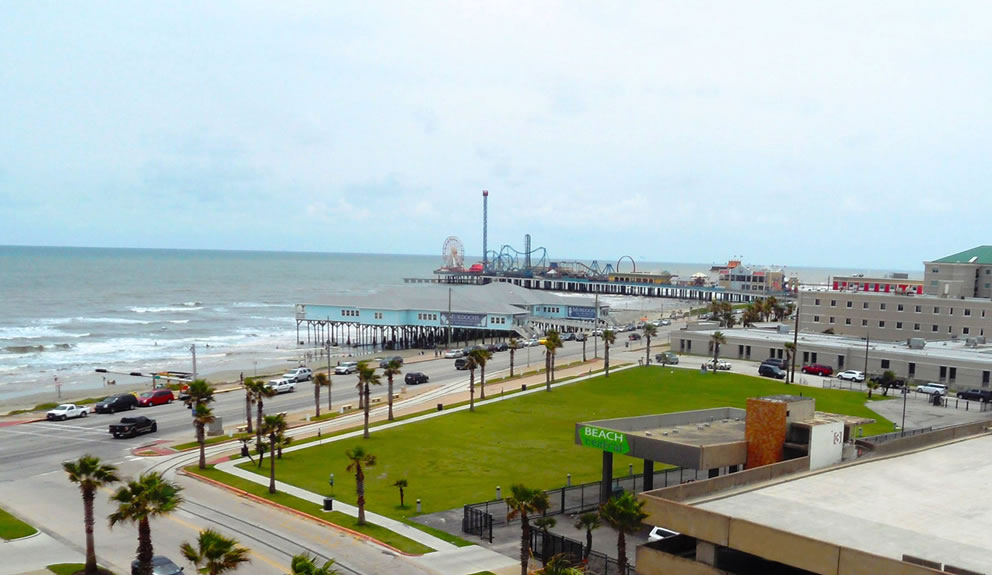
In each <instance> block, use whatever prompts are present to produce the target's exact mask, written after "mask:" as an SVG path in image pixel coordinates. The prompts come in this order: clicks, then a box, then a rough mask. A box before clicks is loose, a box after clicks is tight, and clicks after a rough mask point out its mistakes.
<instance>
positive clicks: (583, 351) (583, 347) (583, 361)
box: [582, 340, 586, 363]
mask: <svg viewBox="0 0 992 575" xmlns="http://www.w3.org/2000/svg"><path fill="white" fill-rule="evenodd" d="M585 362H586V340H582V363H585Z"/></svg>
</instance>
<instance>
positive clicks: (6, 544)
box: [0, 531, 86, 574]
mask: <svg viewBox="0 0 992 575" xmlns="http://www.w3.org/2000/svg"><path fill="white" fill-rule="evenodd" d="M0 557H3V565H2V566H0V572H3V573H25V574H27V573H36V572H37V573H49V574H50V573H51V572H50V571H48V570H46V569H45V565H53V564H55V563H82V562H83V561H85V560H86V557H85V556H84V554H83V553H82V552H80V551H77V550H75V549H72V548H71V547H69V546H68V545H66V544H65V543H62V542H61V541H59V540H57V539H55V538H54V537H51V536H50V535H48V534H46V533H44V532H43V531H39V532H38V533H37V534H35V535H32V536H30V537H25V538H24V539H15V540H13V541H2V540H0Z"/></svg>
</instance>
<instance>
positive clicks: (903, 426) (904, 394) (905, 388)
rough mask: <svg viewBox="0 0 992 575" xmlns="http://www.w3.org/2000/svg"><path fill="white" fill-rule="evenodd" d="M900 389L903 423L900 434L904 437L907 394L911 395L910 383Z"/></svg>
mask: <svg viewBox="0 0 992 575" xmlns="http://www.w3.org/2000/svg"><path fill="white" fill-rule="evenodd" d="M900 389H901V390H902V424H901V425H900V426H899V436H900V437H903V436H905V435H906V396H907V395H909V385H908V384H905V383H904V384H903V385H902V387H901V388H900Z"/></svg>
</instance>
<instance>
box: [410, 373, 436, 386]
mask: <svg viewBox="0 0 992 575" xmlns="http://www.w3.org/2000/svg"><path fill="white" fill-rule="evenodd" d="M429 380H430V378H429V377H427V374H426V373H421V372H419V371H411V372H410V373H408V374H406V377H404V378H403V381H404V382H406V384H407V385H417V384H418V383H427V382H428V381H429Z"/></svg>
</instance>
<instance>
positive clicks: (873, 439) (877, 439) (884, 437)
mask: <svg viewBox="0 0 992 575" xmlns="http://www.w3.org/2000/svg"><path fill="white" fill-rule="evenodd" d="M931 431H933V427H920V428H917V429H907V430H905V431H893V432H892V433H882V434H880V435H871V436H869V437H860V438H858V440H859V441H864V442H866V443H872V444H876V445H877V444H879V443H885V442H886V441H889V440H892V439H899V438H900V437H910V436H912V435H919V434H921V433H930V432H931Z"/></svg>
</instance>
